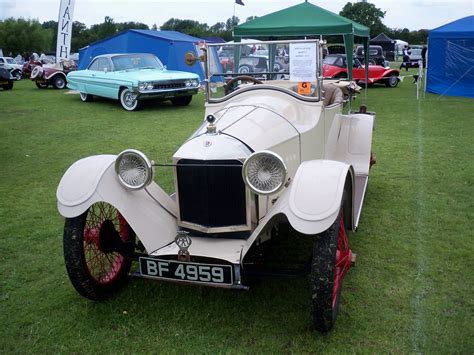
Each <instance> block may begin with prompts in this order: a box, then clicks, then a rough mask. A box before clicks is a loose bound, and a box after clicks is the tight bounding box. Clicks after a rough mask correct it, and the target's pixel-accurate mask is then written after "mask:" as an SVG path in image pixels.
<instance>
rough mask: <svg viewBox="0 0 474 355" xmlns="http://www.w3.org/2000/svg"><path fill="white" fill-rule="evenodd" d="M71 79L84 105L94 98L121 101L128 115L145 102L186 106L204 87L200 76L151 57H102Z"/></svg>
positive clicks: (137, 55)
mask: <svg viewBox="0 0 474 355" xmlns="http://www.w3.org/2000/svg"><path fill="white" fill-rule="evenodd" d="M67 79H68V87H69V88H70V89H72V90H77V91H79V93H80V96H81V100H82V101H91V100H92V98H93V97H94V96H102V97H107V98H110V99H115V100H117V99H118V100H119V101H120V104H121V105H122V107H123V108H124V109H125V110H127V111H136V110H138V109H139V108H140V104H141V101H142V100H145V99H156V100H171V102H172V103H173V105H176V106H186V105H188V104H189V103H190V102H191V100H192V95H194V94H197V92H198V89H199V86H200V80H199V76H198V75H197V74H194V73H187V72H182V71H173V70H167V69H166V67H165V66H164V65H163V64H162V63H161V62H160V60H159V59H158V58H157V57H156V56H154V55H153V54H147V53H135V54H104V55H100V56H97V57H95V58H94V59H93V60H92V61H91V63H90V64H89V66H88V67H87V69H85V70H77V71H75V72H73V73H70V74H69V75H68V77H67Z"/></svg>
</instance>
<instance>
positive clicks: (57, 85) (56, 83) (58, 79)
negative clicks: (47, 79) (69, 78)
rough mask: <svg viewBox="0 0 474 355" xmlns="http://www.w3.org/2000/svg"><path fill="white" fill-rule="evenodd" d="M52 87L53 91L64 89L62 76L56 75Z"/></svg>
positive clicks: (64, 80) (64, 84)
mask: <svg viewBox="0 0 474 355" xmlns="http://www.w3.org/2000/svg"><path fill="white" fill-rule="evenodd" d="M53 87H54V88H55V89H64V88H65V87H66V79H65V78H64V77H63V76H62V75H56V76H55V77H54V78H53Z"/></svg>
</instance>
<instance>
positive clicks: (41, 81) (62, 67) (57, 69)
mask: <svg viewBox="0 0 474 355" xmlns="http://www.w3.org/2000/svg"><path fill="white" fill-rule="evenodd" d="M73 70H76V63H75V62H74V61H72V60H68V61H61V62H59V63H55V64H44V65H43V66H35V67H34V68H33V70H32V72H31V76H30V79H31V80H33V81H34V82H35V83H36V86H37V87H38V88H40V89H45V88H47V87H48V86H49V85H52V86H53V87H54V88H55V89H64V88H65V87H66V85H67V79H66V76H67V74H68V73H69V72H71V71H73Z"/></svg>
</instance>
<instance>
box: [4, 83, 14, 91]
mask: <svg viewBox="0 0 474 355" xmlns="http://www.w3.org/2000/svg"><path fill="white" fill-rule="evenodd" d="M2 88H3V90H11V89H13V81H9V82H8V84H5V85H2Z"/></svg>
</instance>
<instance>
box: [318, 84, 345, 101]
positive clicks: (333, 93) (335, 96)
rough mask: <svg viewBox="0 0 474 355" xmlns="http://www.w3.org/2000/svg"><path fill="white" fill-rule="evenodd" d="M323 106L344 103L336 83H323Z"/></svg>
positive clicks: (342, 95)
mask: <svg viewBox="0 0 474 355" xmlns="http://www.w3.org/2000/svg"><path fill="white" fill-rule="evenodd" d="M323 91H324V101H323V105H324V106H331V105H335V104H342V103H344V94H343V92H342V90H341V89H340V88H338V87H337V86H336V85H331V84H328V85H324V87H323Z"/></svg>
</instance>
